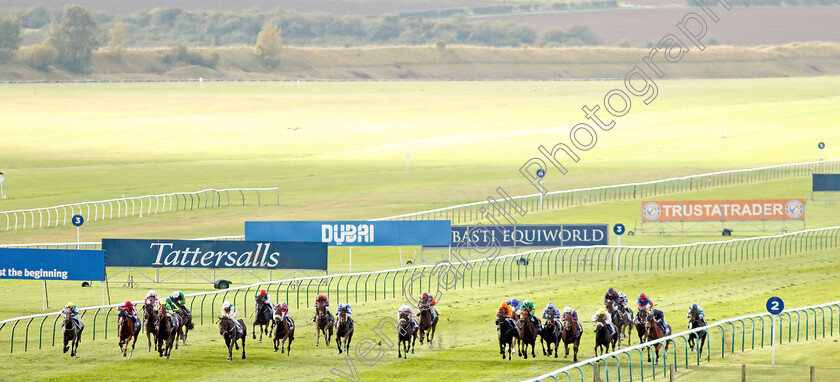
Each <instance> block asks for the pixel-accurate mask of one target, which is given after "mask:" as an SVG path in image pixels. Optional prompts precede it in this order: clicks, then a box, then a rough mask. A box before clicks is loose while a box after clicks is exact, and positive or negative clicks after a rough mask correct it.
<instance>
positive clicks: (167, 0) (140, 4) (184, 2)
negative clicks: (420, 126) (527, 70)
mask: <svg viewBox="0 0 840 382" xmlns="http://www.w3.org/2000/svg"><path fill="white" fill-rule="evenodd" d="M499 3H500V1H498V0H484V1H482V0H478V1H469V0H430V1H409V0H370V1H361V0H236V1H230V0H179V1H177V2H173V1H171V0H142V1H115V0H72V1H70V0H38V1H31V0H0V9H10V8H16V9H22V8H29V7H31V6H33V4H37V5H43V6H44V7H47V8H63V7H64V6H65V5H66V4H76V5H81V6H84V7H86V8H89V9H91V10H94V11H98V12H105V13H109V14H128V13H134V12H138V11H142V10H147V9H152V8H157V7H160V8H180V9H185V10H194V11H197V10H219V11H244V10H247V9H252V8H257V9H261V10H264V11H270V10H274V9H278V8H282V9H291V10H295V11H300V12H324V13H333V14H338V15H344V14H354V15H356V14H358V15H362V14H383V13H398V12H409V11H422V10H429V9H444V8H457V7H474V6H483V5H497V4H499Z"/></svg>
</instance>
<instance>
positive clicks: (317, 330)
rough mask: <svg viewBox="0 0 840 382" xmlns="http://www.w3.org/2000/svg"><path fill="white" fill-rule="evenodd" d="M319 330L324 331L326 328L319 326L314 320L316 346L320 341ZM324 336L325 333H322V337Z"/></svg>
mask: <svg viewBox="0 0 840 382" xmlns="http://www.w3.org/2000/svg"><path fill="white" fill-rule="evenodd" d="M321 330H324V331H325V332H326V328H324V329H321V328H319V327H318V323H317V322H316V323H315V346H316V347H317V346H318V345H319V343H320V342H321ZM326 336H327V334H326V333H324V337H326Z"/></svg>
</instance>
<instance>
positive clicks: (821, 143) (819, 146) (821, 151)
mask: <svg viewBox="0 0 840 382" xmlns="http://www.w3.org/2000/svg"><path fill="white" fill-rule="evenodd" d="M817 148H819V149H820V162H822V161H823V149H824V148H825V143H824V142H820V143H818V144H817ZM0 184H2V181H0ZM5 198H6V197H5V196H4V197H3V199H5Z"/></svg>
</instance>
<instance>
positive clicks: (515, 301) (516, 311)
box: [506, 298, 522, 314]
mask: <svg viewBox="0 0 840 382" xmlns="http://www.w3.org/2000/svg"><path fill="white" fill-rule="evenodd" d="M506 302H507V304H508V306H510V308H511V309H513V314H519V306H520V305H522V303H521V302H519V300H518V299H515V298H512V299H510V300H507V301H506Z"/></svg>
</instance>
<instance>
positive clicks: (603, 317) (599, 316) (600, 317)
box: [592, 308, 615, 336]
mask: <svg viewBox="0 0 840 382" xmlns="http://www.w3.org/2000/svg"><path fill="white" fill-rule="evenodd" d="M599 321H601V322H603V323H604V324H606V326H607V327H608V328H609V329H610V333H612V335H613V336H615V326H614V325H613V323H612V317H611V316H610V315H609V314H607V309H606V308H601V309H598V311H597V312H595V315H594V316H592V322H599Z"/></svg>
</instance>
